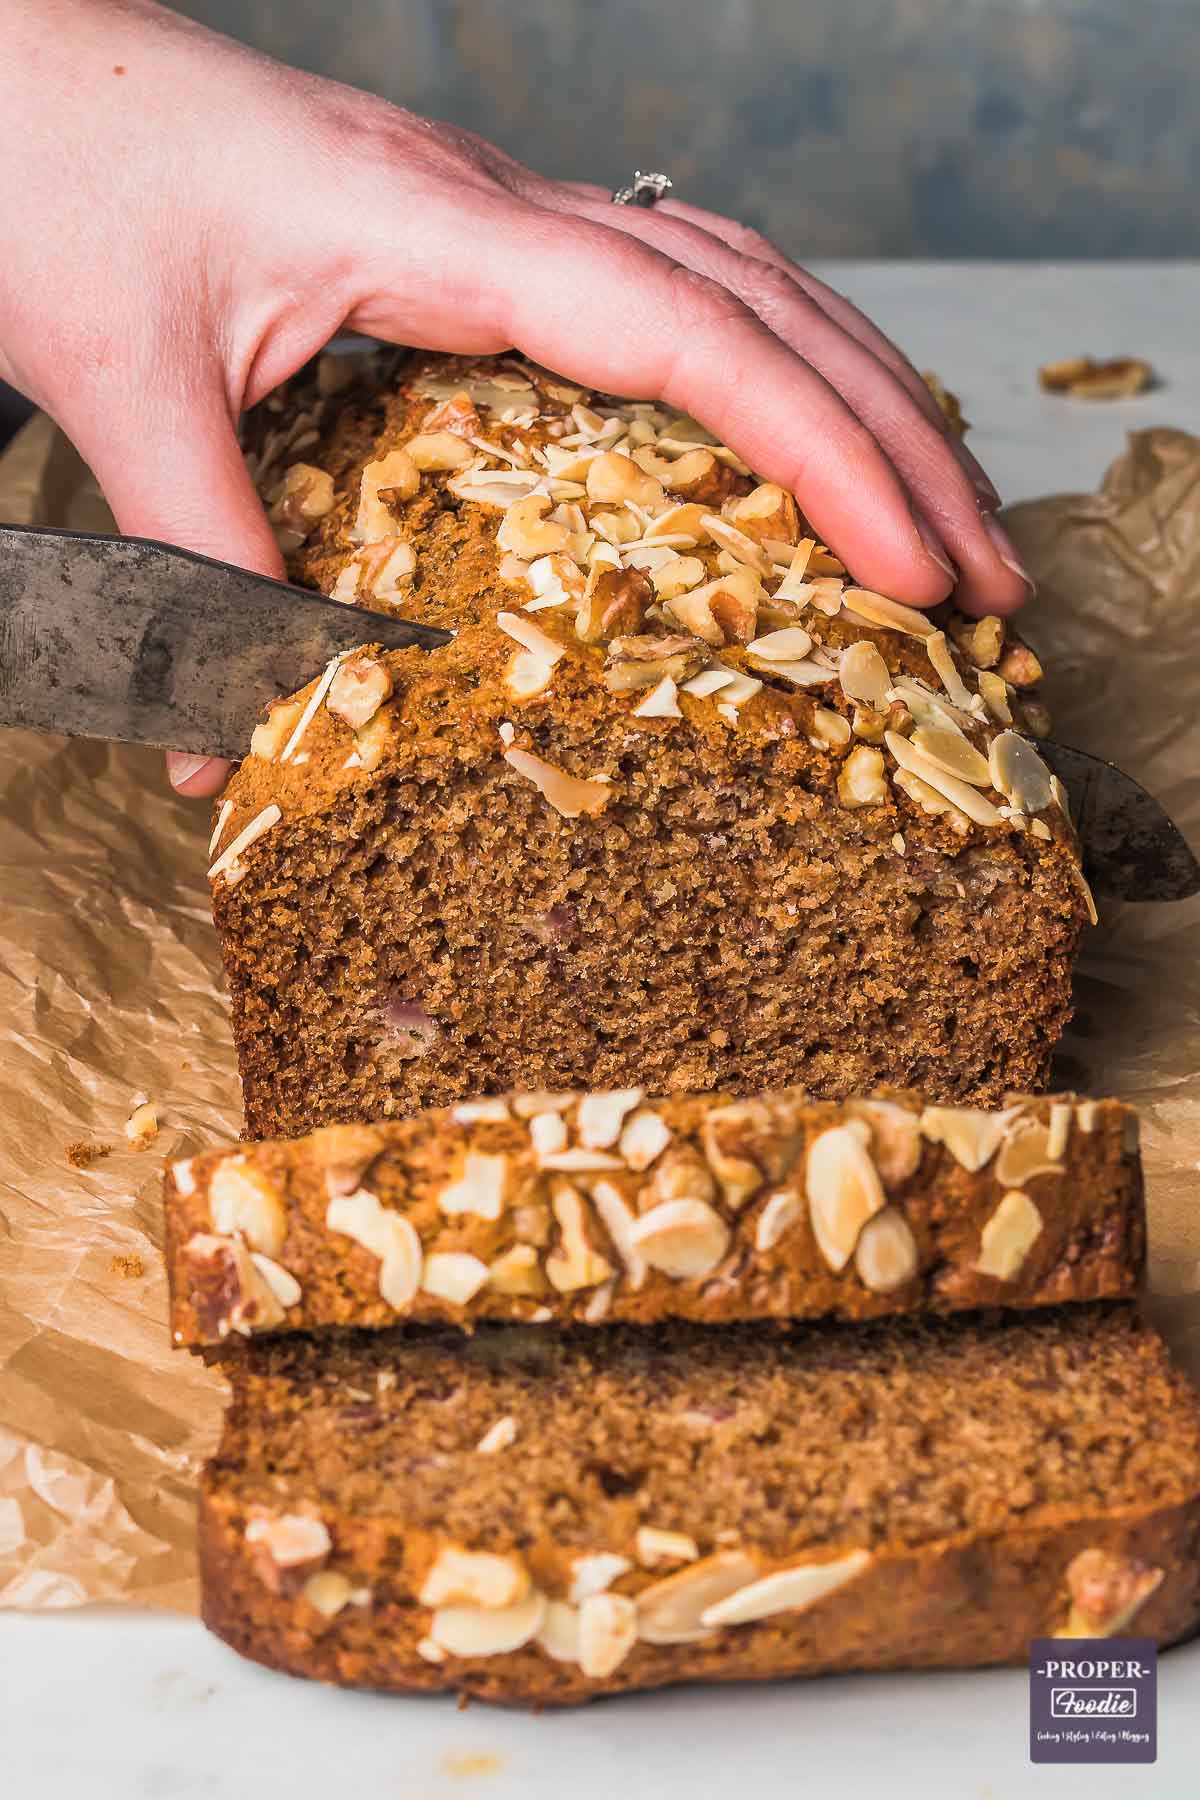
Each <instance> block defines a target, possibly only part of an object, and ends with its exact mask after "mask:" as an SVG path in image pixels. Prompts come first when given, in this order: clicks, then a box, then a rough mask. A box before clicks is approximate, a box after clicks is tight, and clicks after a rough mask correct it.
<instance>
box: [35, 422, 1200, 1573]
mask: <svg viewBox="0 0 1200 1800" xmlns="http://www.w3.org/2000/svg"><path fill="white" fill-rule="evenodd" d="M1006 517H1007V523H1008V525H1009V527H1010V529H1011V531H1012V533H1013V535H1014V537H1015V538H1016V540H1017V542H1018V544H1019V545H1020V546H1021V548H1022V549H1023V551H1024V553H1025V555H1026V557H1027V560H1028V561H1029V563H1030V565H1031V567H1032V568H1033V570H1034V572H1035V573H1036V575H1037V576H1038V579H1039V583H1040V587H1041V598H1040V601H1039V603H1038V605H1037V607H1036V610H1035V612H1034V613H1033V614H1031V615H1030V617H1029V620H1028V625H1027V630H1028V632H1029V635H1030V636H1031V638H1032V640H1033V642H1034V643H1035V645H1036V646H1037V648H1038V649H1039V650H1040V651H1041V652H1042V653H1043V654H1044V655H1045V657H1046V660H1047V662H1048V665H1049V668H1050V670H1051V675H1050V680H1049V683H1048V698H1049V702H1050V706H1051V711H1052V713H1053V716H1054V720H1055V729H1056V733H1057V734H1058V735H1059V736H1060V737H1061V738H1062V740H1063V741H1064V742H1066V743H1073V744H1077V745H1078V746H1079V747H1080V748H1081V749H1085V750H1092V751H1096V752H1098V753H1100V754H1103V755H1107V756H1111V757H1113V758H1114V759H1115V760H1117V761H1119V762H1120V763H1121V764H1122V766H1123V767H1124V768H1126V769H1127V770H1128V771H1129V772H1130V774H1132V775H1135V776H1137V777H1138V778H1139V779H1141V780H1142V781H1144V782H1145V783H1146V784H1147V786H1149V787H1150V788H1151V789H1152V791H1154V792H1155V793H1157V794H1158V795H1159V796H1160V798H1161V799H1162V800H1163V801H1164V802H1165V803H1166V804H1167V805H1168V806H1169V808H1170V809H1171V810H1172V812H1173V814H1174V816H1175V818H1176V820H1177V821H1178V822H1179V824H1180V825H1181V826H1182V827H1183V828H1184V830H1185V831H1186V832H1187V833H1188V835H1189V837H1190V838H1191V840H1192V842H1193V843H1194V844H1200V781H1197V779H1196V776H1197V773H1200V705H1198V701H1200V439H1196V438H1192V437H1189V436H1188V435H1187V434H1185V433H1183V432H1178V431H1170V430H1165V429H1163V430H1157V431H1152V432H1143V433H1139V434H1138V435H1137V436H1136V437H1134V439H1133V440H1132V442H1131V446H1130V449H1129V451H1128V453H1127V454H1126V455H1125V456H1123V457H1122V458H1121V459H1120V460H1119V461H1118V462H1117V463H1116V464H1115V465H1114V467H1113V469H1112V470H1111V471H1110V472H1109V475H1108V477H1107V479H1106V481H1105V484H1104V487H1103V490H1102V491H1101V493H1099V494H1097V495H1082V496H1080V495H1073V496H1062V497H1058V498H1055V499H1050V500H1042V501H1034V502H1030V503H1027V504H1025V505H1021V506H1018V507H1015V508H1013V509H1011V510H1010V512H1009V513H1008V515H1007V516H1006ZM0 519H7V520H11V521H14V522H17V523H26V524H54V525H66V526H70V527H73V528H75V529H82V530H98V529H99V530H104V529H111V519H109V517H108V515H107V512H106V510H105V508H104V503H103V501H102V500H101V498H100V496H99V494H98V493H97V491H96V488H95V486H94V484H93V482H92V481H91V479H90V477H89V476H88V473H87V471H86V469H84V467H83V465H82V464H81V463H80V462H79V459H78V458H77V457H76V456H75V454H74V452H73V451H72V450H71V449H70V447H69V446H68V445H67V444H66V442H65V440H64V439H63V438H62V437H61V435H60V434H59V433H58V432H56V431H55V429H54V428H53V427H52V426H51V425H50V423H49V421H47V420H45V419H34V420H32V421H31V422H30V424H29V425H28V426H26V428H25V429H24V431H23V432H22V433H21V434H20V435H19V437H18V438H17V440H16V441H15V443H14V444H13V445H12V446H10V448H9V450H8V452H7V453H6V454H5V455H4V456H3V457H0ZM0 789H2V794H3V802H2V809H0V811H2V816H0V879H2V881H3V896H4V904H3V908H2V910H0V1023H2V1028H3V1050H2V1053H0V1605H4V1606H19V1607H52V1606H69V1605H72V1604H76V1603H80V1602H84V1601H100V1600H103V1601H110V1602H112V1601H126V1602H132V1603H136V1604H140V1605H156V1606H172V1607H181V1608H187V1607H193V1606H194V1605H195V1584H194V1575H193V1563H192V1528H193V1527H192V1511H193V1488H194V1483H195V1477H196V1471H197V1467H198V1464H199V1462H200V1460H201V1459H202V1457H203V1456H204V1455H205V1454H206V1453H207V1451H208V1449H209V1447H210V1446H211V1444H212V1443H213V1441H214V1439H215V1435H216V1431H217V1427H218V1423H219V1413H220V1398H221V1396H220V1387H219V1384H218V1382H217V1381H216V1379H215V1378H214V1377H213V1376H211V1375H210V1374H208V1373H207V1372H206V1371H205V1370H204V1369H203V1368H202V1367H201V1366H200V1365H199V1364H197V1363H196V1361H195V1360H194V1359H193V1358H191V1357H188V1356H185V1355H176V1354H174V1353H172V1352H171V1350H170V1349H169V1348H168V1343H167V1328H166V1291H165V1281H164V1277H163V1269H162V1258H161V1253H160V1245H161V1241H162V1224H161V1218H160V1204H159V1167H160V1164H161V1161H162V1159H163V1157H164V1156H183V1155H187V1154H188V1153H189V1152H190V1151H192V1150H193V1149H195V1148H198V1147H199V1146H201V1145H202V1144H206V1143H209V1142H212V1141H213V1140H215V1139H221V1138H229V1137H232V1136H236V1134H237V1131H238V1129H239V1126H240V1107H239V1096H238V1089H237V1080H236V1071H235V1063H234V1056H233V1049H232V1044H231V1040H230V1035H229V1025H228V1019H227V1016H226V1009H225V1003H224V999H223V997H222V994H221V991H220V986H219V976H218V958H217V948H216V943H215V940H214V937H213V934H212V931H211V928H210V924H209V913H208V889H207V883H206V880H205V873H204V871H205V864H206V861H207V858H206V856H205V848H206V842H207V836H208V818H207V808H205V807H203V806H199V805H197V804H196V803H195V802H193V803H191V804H188V803H185V802H183V801H179V800H177V799H175V798H174V797H173V796H172V795H171V794H170V792H169V790H168V789H167V786H166V783H165V780H164V777H163V774H162V768H161V760H160V758H159V757H158V756H157V755H156V754H150V753H148V752H139V751H135V750H131V749H124V748H114V747H112V746H104V745H99V744H90V743H82V742H79V743H70V742H68V741H66V740H65V739H61V738H56V737H45V736H39V735H37V734H34V733H31V732H15V731H10V732H0ZM1101 919H1102V922H1101V926H1100V929H1099V930H1097V931H1095V932H1093V933H1092V934H1091V937H1090V940H1089V944H1088V948H1087V951H1086V953H1085V956H1084V958H1083V961H1082V964H1081V967H1080V972H1079V977H1078V983H1077V1005H1078V1012H1077V1017H1076V1021H1075V1024H1074V1026H1073V1027H1072V1030H1071V1032H1070V1034H1069V1037H1068V1039H1067V1040H1066V1042H1065V1043H1064V1045H1063V1049H1062V1054H1061V1057H1060V1067H1059V1079H1060V1082H1061V1084H1063V1085H1069V1086H1074V1087H1078V1088H1080V1089H1081V1090H1084V1091H1086V1092H1091V1093H1095V1094H1105V1093H1114V1094H1119V1095H1122V1096H1123V1097H1125V1098H1127V1099H1129V1100H1132V1101H1135V1102H1136V1103H1137V1104H1138V1105H1139V1106H1140V1107H1141V1109H1142V1114H1143V1141H1144V1147H1145V1153H1146V1161H1147V1174H1148V1190H1149V1206H1150V1241H1151V1273H1150V1280H1151V1290H1152V1291H1151V1307H1152V1310H1153V1312H1154V1314H1155V1316H1156V1317H1157V1319H1158V1321H1159V1323H1160V1325H1161V1326H1162V1327H1163V1329H1164V1330H1166V1332H1167V1333H1168V1335H1169V1337H1170V1338H1171V1340H1172V1343H1173V1344H1174V1346H1175V1348H1176V1350H1177V1352H1178V1353H1179V1354H1180V1355H1181V1356H1182V1357H1183V1358H1184V1359H1185V1361H1186V1362H1187V1363H1188V1365H1189V1367H1190V1368H1191V1371H1192V1373H1193V1375H1194V1376H1195V1377H1196V1378H1197V1379H1200V1174H1198V1173H1197V1169H1198V1167H1200V963H1198V959H1197V954H1196V952H1197V940H1198V936H1200V899H1197V900H1193V901H1188V902H1185V903H1182V904H1178V905H1173V906H1144V907H1137V906H1120V905H1113V904H1111V903H1110V904H1107V905H1103V906H1102V910H1101ZM137 1093H147V1094H149V1095H150V1097H151V1098H152V1099H153V1101H154V1102H155V1103H156V1105H157V1107H158V1112H159V1118H160V1121H161V1130H160V1133H159V1137H158V1140H157V1142H156V1143H155V1144H154V1145H153V1146H152V1148H151V1150H150V1151H149V1152H148V1153H142V1154H136V1153H134V1152H133V1151H131V1150H130V1149H129V1148H128V1147H127V1146H126V1144H125V1141H124V1138H123V1136H122V1124H123V1122H124V1120H125V1118H126V1116H127V1114H128V1111H129V1105H130V1102H131V1100H132V1098H133V1096H134V1095H135V1094H137ZM80 1140H83V1141H87V1142H92V1143H96V1142H101V1143H107V1144H111V1145H113V1146H114V1149H113V1153H112V1154H111V1155H110V1156H108V1157H106V1158H104V1159H103V1160H101V1161H99V1162H97V1163H95V1164H94V1165H93V1166H92V1167H91V1168H90V1169H88V1170H86V1171H80V1170H76V1169H74V1168H72V1167H71V1166H69V1164H68V1162H67V1156H66V1150H67V1146H68V1145H69V1144H71V1143H75V1142H78V1141H80Z"/></svg>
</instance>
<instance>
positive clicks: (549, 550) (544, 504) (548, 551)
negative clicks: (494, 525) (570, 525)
mask: <svg viewBox="0 0 1200 1800" xmlns="http://www.w3.org/2000/svg"><path fill="white" fill-rule="evenodd" d="M552 505H553V502H552V500H551V498H550V495H549V494H525V495H524V496H523V497H522V498H521V499H519V500H514V501H513V503H512V505H511V506H510V507H509V508H508V510H507V511H506V512H505V514H504V518H503V519H502V520H501V522H500V529H499V531H498V532H497V533H496V542H497V544H498V545H499V547H500V549H501V550H508V551H511V553H512V554H513V555H514V556H519V557H520V558H521V560H522V561H523V562H532V561H533V560H534V558H535V557H538V556H553V555H554V553H555V552H556V551H558V550H565V549H566V547H567V543H568V532H567V528H566V526H565V525H558V524H555V522H554V521H553V520H552V519H544V518H543V516H542V515H543V514H544V513H547V512H549V510H550V507H551V506H552Z"/></svg>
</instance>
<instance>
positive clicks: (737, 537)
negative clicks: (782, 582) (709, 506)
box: [701, 513, 775, 577]
mask: <svg viewBox="0 0 1200 1800" xmlns="http://www.w3.org/2000/svg"><path fill="white" fill-rule="evenodd" d="M701 524H702V526H703V529H704V533H705V535H706V536H707V537H710V538H711V539H712V541H713V543H714V544H716V545H717V547H718V548H719V549H721V550H727V551H728V552H729V554H730V556H732V558H733V560H734V562H735V564H737V565H739V566H740V567H741V568H745V569H753V571H754V573H755V574H756V575H762V576H767V577H770V576H773V575H774V573H775V564H774V563H773V562H772V561H771V558H770V557H769V556H768V555H767V553H766V551H765V550H764V549H763V548H762V545H761V544H756V543H755V541H754V539H753V538H752V537H747V536H746V533H745V532H744V531H739V530H738V528H737V526H736V525H732V524H730V522H729V520H728V519H722V518H719V517H718V516H717V514H716V513H706V514H705V516H704V518H703V519H702V520H701Z"/></svg>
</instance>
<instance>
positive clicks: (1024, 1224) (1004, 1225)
mask: <svg viewBox="0 0 1200 1800" xmlns="http://www.w3.org/2000/svg"><path fill="white" fill-rule="evenodd" d="M1041 1232H1042V1215H1041V1213H1040V1212H1039V1211H1038V1209H1037V1207H1036V1206H1035V1205H1034V1203H1033V1201H1032V1200H1031V1199H1030V1198H1029V1195H1028V1194H1024V1193H1022V1192H1021V1191H1020V1190H1019V1189H1013V1190H1012V1191H1011V1192H1009V1193H1007V1194H1005V1196H1004V1198H1003V1199H1002V1200H1001V1202H1000V1204H999V1206H998V1207H997V1208H996V1210H995V1212H994V1213H993V1214H992V1216H991V1218H990V1219H989V1220H988V1222H987V1224H986V1225H985V1226H984V1228H983V1231H982V1233H981V1234H980V1239H979V1256H978V1258H977V1260H976V1263H975V1267H976V1269H977V1270H978V1272H979V1274H980V1275H992V1276H994V1277H995V1279H996V1280H997V1281H1015V1280H1016V1278H1017V1276H1018V1275H1019V1274H1020V1273H1021V1270H1022V1268H1023V1267H1024V1264H1025V1258H1026V1257H1027V1256H1028V1255H1029V1252H1030V1251H1031V1250H1032V1248H1033V1246H1034V1244H1035V1243H1036V1242H1037V1240H1038V1238H1039V1237H1040V1236H1041Z"/></svg>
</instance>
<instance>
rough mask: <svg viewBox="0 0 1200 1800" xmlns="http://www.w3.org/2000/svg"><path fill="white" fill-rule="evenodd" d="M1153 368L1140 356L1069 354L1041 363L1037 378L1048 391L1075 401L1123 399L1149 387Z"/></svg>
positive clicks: (1152, 376) (1152, 377)
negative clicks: (1103, 357) (1100, 357)
mask: <svg viewBox="0 0 1200 1800" xmlns="http://www.w3.org/2000/svg"><path fill="white" fill-rule="evenodd" d="M1153 379H1154V370H1153V369H1152V368H1151V366H1150V364H1149V363H1148V362H1146V361H1145V360H1144V359H1143V358H1142V357H1140V356H1113V357H1110V358H1109V359H1108V361H1107V362H1098V361H1097V360H1096V358H1095V357H1092V356H1068V357H1065V358H1063V360H1062V361H1061V362H1050V363H1043V364H1042V366H1041V368H1040V369H1039V370H1038V381H1039V383H1040V384H1041V386H1042V388H1043V390H1044V391H1045V392H1046V393H1047V394H1069V395H1070V396H1071V398H1072V399H1074V400H1124V399H1127V398H1128V397H1129V395H1130V394H1140V393H1142V392H1143V391H1144V389H1146V388H1148V387H1149V386H1150V383H1151V382H1152V381H1153Z"/></svg>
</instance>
